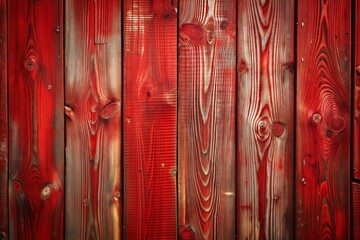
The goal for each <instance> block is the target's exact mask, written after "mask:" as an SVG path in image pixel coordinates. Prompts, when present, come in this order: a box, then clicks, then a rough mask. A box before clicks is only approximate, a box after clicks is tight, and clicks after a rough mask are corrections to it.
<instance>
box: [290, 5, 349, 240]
mask: <svg viewBox="0 0 360 240" xmlns="http://www.w3.org/2000/svg"><path fill="white" fill-rule="evenodd" d="M350 6H351V2H350V0H347V1H335V0H321V1H312V0H306V1H301V2H300V1H299V2H298V27H297V36H298V37H297V109H296V121H297V125H296V139H297V143H296V184H295V186H296V223H295V225H296V237H297V239H349V238H350V212H349V210H350V208H349V206H350V174H349V169H350V105H351V100H350V99H351V77H350V62H351V58H350V53H351V52H350V51H351V49H350V41H351V37H350V35H351V34H350V30H351V26H350V18H351V14H350V10H349V7H350Z"/></svg>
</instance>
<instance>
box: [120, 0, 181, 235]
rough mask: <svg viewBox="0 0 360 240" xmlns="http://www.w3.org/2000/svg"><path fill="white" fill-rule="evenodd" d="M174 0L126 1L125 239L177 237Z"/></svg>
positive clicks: (175, 29) (175, 23)
mask: <svg viewBox="0 0 360 240" xmlns="http://www.w3.org/2000/svg"><path fill="white" fill-rule="evenodd" d="M176 44H177V1H176V0H175V1H174V0H154V1H147V0H132V1H125V2H124V118H123V124H124V198H125V199H124V211H125V212H124V228H125V230H124V231H125V234H124V236H125V237H126V239H175V238H176V111H177V102H176V97H177V95H176V94H177V89H176V84H177V83H176V80H177V78H176V71H177V64H176V49H177V45H176Z"/></svg>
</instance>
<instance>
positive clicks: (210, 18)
mask: <svg viewBox="0 0 360 240" xmlns="http://www.w3.org/2000/svg"><path fill="white" fill-rule="evenodd" d="M179 6H180V15H179V29H180V33H179V73H178V74H179V113H178V116H179V127H178V129H179V130H178V134H179V145H178V166H179V185H178V186H179V200H178V201H179V203H178V206H179V213H178V218H179V219H178V224H179V228H180V234H179V235H180V236H179V237H180V239H234V238H235V216H236V210H235V103H236V99H235V97H236V95H235V83H236V1H235V0H205V1H203V0H196V1H186V0H182V1H180V5H179Z"/></svg>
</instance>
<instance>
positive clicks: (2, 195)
mask: <svg viewBox="0 0 360 240" xmlns="http://www.w3.org/2000/svg"><path fill="white" fill-rule="evenodd" d="M6 11H7V9H6V0H0V206H1V207H0V239H8V235H9V233H8V225H9V224H8V221H9V218H8V166H9V165H8V164H9V161H8V110H7V109H8V100H7V97H8V93H7V29H6V27H7V24H6V23H7V12H6Z"/></svg>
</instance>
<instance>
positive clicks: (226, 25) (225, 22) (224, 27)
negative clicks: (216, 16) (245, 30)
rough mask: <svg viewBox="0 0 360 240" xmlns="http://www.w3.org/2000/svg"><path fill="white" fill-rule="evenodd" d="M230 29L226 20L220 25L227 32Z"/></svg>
mask: <svg viewBox="0 0 360 240" xmlns="http://www.w3.org/2000/svg"><path fill="white" fill-rule="evenodd" d="M227 27H228V22H227V21H226V20H224V21H221V23H220V29H221V30H225V29H226V28H227Z"/></svg>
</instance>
